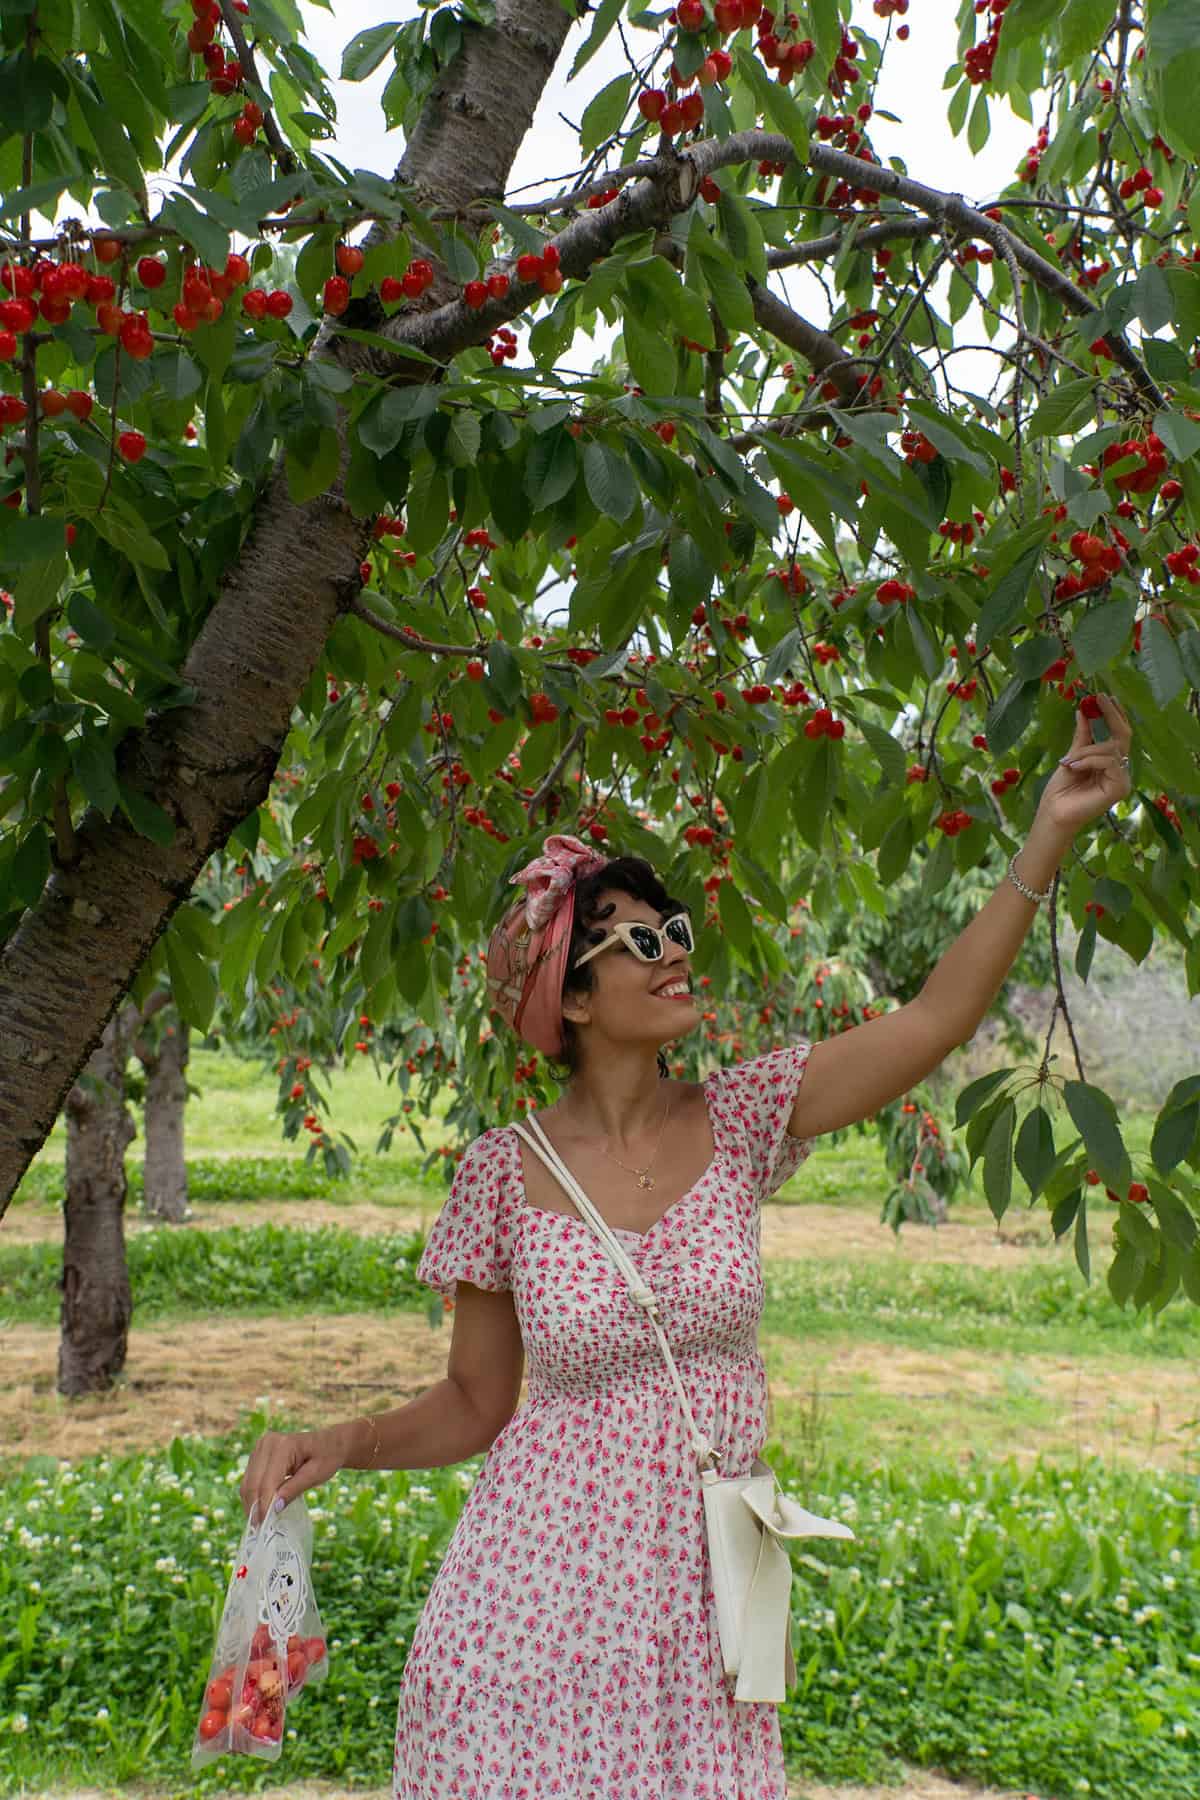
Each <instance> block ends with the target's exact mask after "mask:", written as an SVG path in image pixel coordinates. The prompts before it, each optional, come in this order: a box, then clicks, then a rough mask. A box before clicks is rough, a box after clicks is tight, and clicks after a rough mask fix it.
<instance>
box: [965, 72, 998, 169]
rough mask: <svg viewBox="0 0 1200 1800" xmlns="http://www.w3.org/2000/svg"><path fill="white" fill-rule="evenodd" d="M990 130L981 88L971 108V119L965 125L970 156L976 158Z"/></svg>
mask: <svg viewBox="0 0 1200 1800" xmlns="http://www.w3.org/2000/svg"><path fill="white" fill-rule="evenodd" d="M991 129H992V121H991V115H990V114H989V112H988V101H987V93H986V91H985V90H984V89H983V88H982V87H981V88H980V89H979V91H978V92H977V93H976V95H975V104H974V106H973V107H972V108H971V117H970V121H969V123H968V125H967V143H968V144H969V145H970V149H971V155H972V156H978V155H979V152H980V151H981V150H982V149H983V146H984V145H985V144H986V143H987V141H988V135H989V133H990V132H991Z"/></svg>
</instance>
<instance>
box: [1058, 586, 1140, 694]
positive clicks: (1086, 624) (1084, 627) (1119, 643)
mask: <svg viewBox="0 0 1200 1800" xmlns="http://www.w3.org/2000/svg"><path fill="white" fill-rule="evenodd" d="M1133 614H1134V602H1133V601H1132V600H1108V601H1105V603H1104V604H1103V605H1102V606H1093V607H1090V608H1089V609H1088V611H1087V612H1086V613H1084V615H1083V617H1082V618H1081V619H1079V620H1077V622H1076V624H1075V625H1074V627H1073V629H1072V632H1071V647H1072V649H1073V650H1074V652H1075V660H1076V663H1077V665H1078V668H1079V673H1080V674H1081V675H1093V674H1095V672H1096V670H1097V669H1106V668H1108V667H1109V666H1110V665H1111V664H1112V663H1114V662H1115V661H1116V660H1117V658H1118V656H1119V655H1120V654H1121V652H1122V650H1123V649H1124V648H1125V646H1126V644H1128V642H1129V636H1130V632H1131V631H1132V629H1133Z"/></svg>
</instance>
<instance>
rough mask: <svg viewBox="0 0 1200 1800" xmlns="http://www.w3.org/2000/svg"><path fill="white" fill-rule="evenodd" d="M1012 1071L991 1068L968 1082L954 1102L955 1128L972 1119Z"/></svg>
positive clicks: (959, 1127)
mask: <svg viewBox="0 0 1200 1800" xmlns="http://www.w3.org/2000/svg"><path fill="white" fill-rule="evenodd" d="M1012 1073H1013V1070H1012V1069H992V1070H991V1071H990V1072H989V1073H988V1074H987V1075H980V1076H979V1077H978V1079H977V1080H975V1081H972V1082H969V1083H968V1084H967V1086H966V1087H965V1088H964V1089H963V1091H962V1093H961V1094H960V1095H959V1096H958V1099H957V1101H956V1102H955V1107H954V1123H955V1126H956V1128H958V1129H960V1130H961V1128H962V1127H963V1126H964V1125H965V1124H966V1123H967V1121H968V1120H969V1119H973V1118H974V1116H975V1114H976V1113H977V1112H978V1111H979V1109H980V1107H981V1106H982V1105H983V1103H984V1101H985V1100H989V1099H990V1098H991V1096H992V1094H993V1093H994V1092H995V1090H996V1089H997V1088H998V1087H1000V1086H1001V1084H1002V1083H1003V1082H1005V1081H1007V1080H1008V1078H1009V1076H1010V1075H1011V1074H1012Z"/></svg>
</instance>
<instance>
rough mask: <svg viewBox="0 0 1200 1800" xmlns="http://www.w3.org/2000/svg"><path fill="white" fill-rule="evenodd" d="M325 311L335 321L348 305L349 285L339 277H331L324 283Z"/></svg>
mask: <svg viewBox="0 0 1200 1800" xmlns="http://www.w3.org/2000/svg"><path fill="white" fill-rule="evenodd" d="M322 297H323V300H324V303H325V311H326V312H327V313H332V314H333V316H334V318H335V319H336V318H337V317H338V316H339V315H340V314H341V313H344V312H345V310H346V308H347V307H348V306H349V304H350V283H349V282H348V281H347V280H346V279H345V278H344V277H343V276H341V275H331V276H330V277H329V280H328V281H327V282H326V283H325V288H324V293H323V296H322Z"/></svg>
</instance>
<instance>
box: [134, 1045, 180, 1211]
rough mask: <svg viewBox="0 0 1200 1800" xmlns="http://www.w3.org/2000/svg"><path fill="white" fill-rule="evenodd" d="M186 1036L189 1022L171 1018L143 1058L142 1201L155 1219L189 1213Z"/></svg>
mask: <svg viewBox="0 0 1200 1800" xmlns="http://www.w3.org/2000/svg"><path fill="white" fill-rule="evenodd" d="M189 1037H190V1027H189V1026H188V1024H187V1022H186V1021H185V1020H183V1019H180V1018H178V1017H172V1018H170V1019H168V1020H167V1022H166V1023H165V1024H164V1025H163V1027H162V1029H161V1031H160V1034H159V1039H158V1044H157V1047H156V1048H155V1049H154V1050H152V1051H151V1050H148V1051H147V1052H146V1054H145V1055H144V1056H143V1057H142V1065H143V1067H144V1068H145V1071H146V1104H145V1111H144V1120H145V1132H146V1156H145V1161H144V1164H143V1170H144V1177H143V1179H144V1182H145V1195H146V1198H145V1206H146V1211H147V1213H149V1214H150V1215H151V1216H152V1217H153V1218H156V1219H164V1220H165V1221H166V1222H167V1223H168V1224H169V1225H182V1223H183V1221H184V1218H185V1217H186V1215H187V1205H188V1182H187V1163H186V1161H185V1159H184V1153H183V1146H184V1120H185V1117H186V1112H187V1064H188V1050H189V1041H188V1040H189Z"/></svg>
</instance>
